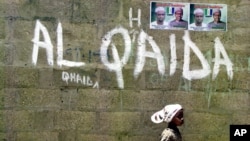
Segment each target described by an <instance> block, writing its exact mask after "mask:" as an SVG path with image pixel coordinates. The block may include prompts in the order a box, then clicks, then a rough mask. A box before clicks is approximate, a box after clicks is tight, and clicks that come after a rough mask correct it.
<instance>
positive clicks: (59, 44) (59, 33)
mask: <svg viewBox="0 0 250 141" xmlns="http://www.w3.org/2000/svg"><path fill="white" fill-rule="evenodd" d="M57 55H58V56H57V65H58V66H60V67H62V65H65V66H68V67H79V66H83V65H85V63H83V62H73V61H68V60H64V59H63V33H62V24H61V23H60V22H59V24H58V27H57Z"/></svg>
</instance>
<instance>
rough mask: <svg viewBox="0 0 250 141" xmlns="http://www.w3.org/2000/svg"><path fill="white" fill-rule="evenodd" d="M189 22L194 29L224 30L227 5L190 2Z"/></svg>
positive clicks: (190, 27) (225, 28)
mask: <svg viewBox="0 0 250 141" xmlns="http://www.w3.org/2000/svg"><path fill="white" fill-rule="evenodd" d="M189 17H190V19H189V21H190V24H189V27H188V29H189V30H195V31H226V30H227V24H226V23H227V5H224V4H190V16H189Z"/></svg>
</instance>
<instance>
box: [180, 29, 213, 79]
mask: <svg viewBox="0 0 250 141" xmlns="http://www.w3.org/2000/svg"><path fill="white" fill-rule="evenodd" d="M183 40H184V43H185V45H184V64H183V77H184V78H186V79H188V80H192V79H202V78H204V77H206V76H208V75H209V74H210V73H211V69H210V66H209V64H208V62H207V60H206V59H205V57H204V56H203V54H202V53H201V52H200V50H199V48H198V47H197V46H196V45H195V44H194V43H193V42H192V41H191V39H190V37H189V32H188V31H185V35H184V36H183ZM190 48H191V49H192V50H193V51H194V53H195V54H196V56H197V57H198V58H199V59H200V61H201V65H202V68H203V69H199V70H192V71H190Z"/></svg>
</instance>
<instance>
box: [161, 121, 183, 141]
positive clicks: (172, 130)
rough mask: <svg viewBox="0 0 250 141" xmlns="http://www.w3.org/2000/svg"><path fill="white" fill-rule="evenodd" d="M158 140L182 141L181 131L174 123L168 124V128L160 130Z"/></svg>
mask: <svg viewBox="0 0 250 141" xmlns="http://www.w3.org/2000/svg"><path fill="white" fill-rule="evenodd" d="M160 141H182V137H181V133H180V131H179V129H178V128H177V127H176V126H175V125H172V124H169V125H168V128H166V129H164V130H163V131H162V133H161V140H160Z"/></svg>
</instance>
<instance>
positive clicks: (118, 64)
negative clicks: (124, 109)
mask: <svg viewBox="0 0 250 141" xmlns="http://www.w3.org/2000/svg"><path fill="white" fill-rule="evenodd" d="M118 33H119V34H121V35H122V36H123V40H124V42H125V51H124V56H123V57H122V59H121V60H120V58H119V54H118V51H117V49H116V46H115V45H114V44H113V43H112V41H111V40H112V37H113V36H114V35H115V34H118ZM110 44H111V47H112V54H113V59H114V63H110V62H109V61H108V56H107V50H108V47H109V45H110ZM130 52H131V39H130V36H129V33H128V30H126V29H125V28H123V27H117V28H115V29H113V30H111V31H110V32H108V33H107V34H106V35H105V36H104V37H103V39H102V45H101V61H102V63H103V64H104V65H105V66H106V67H107V68H108V69H109V70H110V71H114V72H116V77H117V83H118V87H119V88H122V89H123V88H124V82H123V75H122V67H123V66H124V65H125V64H127V62H128V59H129V55H130Z"/></svg>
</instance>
